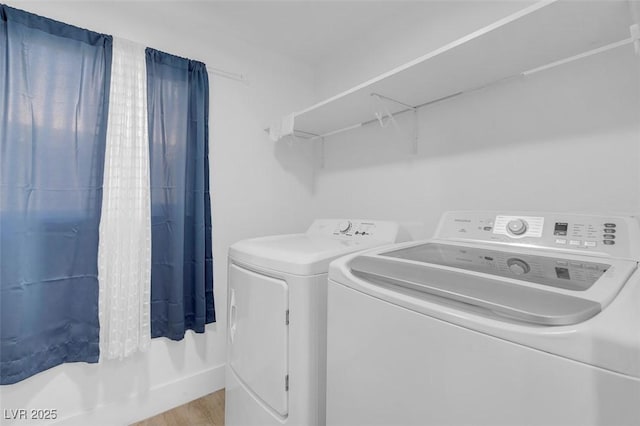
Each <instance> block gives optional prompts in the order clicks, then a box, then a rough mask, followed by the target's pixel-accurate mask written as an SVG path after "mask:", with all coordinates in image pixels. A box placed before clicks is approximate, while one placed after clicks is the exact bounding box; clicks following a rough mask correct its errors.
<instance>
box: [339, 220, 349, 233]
mask: <svg viewBox="0 0 640 426" xmlns="http://www.w3.org/2000/svg"><path fill="white" fill-rule="evenodd" d="M349 229H351V221H350V220H345V221H344V222H340V225H338V231H340V232H341V233H343V234H344V233H345V232H347V231H349Z"/></svg>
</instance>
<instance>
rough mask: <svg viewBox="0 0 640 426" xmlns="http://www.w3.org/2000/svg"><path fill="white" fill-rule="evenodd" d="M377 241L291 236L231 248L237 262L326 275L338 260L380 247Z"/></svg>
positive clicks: (303, 235) (264, 238)
mask: <svg viewBox="0 0 640 426" xmlns="http://www.w3.org/2000/svg"><path fill="white" fill-rule="evenodd" d="M380 244H381V242H379V241H375V240H370V239H369V240H353V239H337V238H331V237H326V236H319V235H309V234H289V235H277V236H271V237H262V238H252V239H248V240H243V241H239V242H237V243H235V244H233V245H232V246H231V247H230V248H229V257H230V259H231V260H233V261H237V262H240V263H244V264H247V265H253V266H257V267H261V268H265V269H269V270H273V271H278V272H283V273H289V274H294V275H302V276H308V275H318V274H326V273H327V271H328V270H329V263H331V261H332V260H334V259H337V258H338V257H341V256H344V255H346V254H349V253H353V252H356V251H359V250H363V249H366V248H370V247H374V246H378V245H380Z"/></svg>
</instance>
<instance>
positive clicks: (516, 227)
mask: <svg viewBox="0 0 640 426" xmlns="http://www.w3.org/2000/svg"><path fill="white" fill-rule="evenodd" d="M507 230H508V231H509V232H510V233H512V234H513V235H522V234H524V233H525V232H527V222H525V221H524V220H522V219H513V220H511V221H509V223H507Z"/></svg>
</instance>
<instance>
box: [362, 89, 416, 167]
mask: <svg viewBox="0 0 640 426" xmlns="http://www.w3.org/2000/svg"><path fill="white" fill-rule="evenodd" d="M371 96H373V97H375V98H376V99H377V100H378V102H379V103H380V105H382V107H383V108H384V115H383V114H380V113H379V112H375V113H374V114H375V116H376V119H377V120H378V122H379V123H380V126H381V127H385V126H386V124H384V118H385V115H386V117H387V120H388V121H392V122H393V123H394V125H396V121H395V117H394V114H391V113H390V112H389V109H388V108H387V107H386V106H385V105H384V102H383V101H388V102H393V103H396V104H398V105H401V106H403V107H404V108H405V109H403V110H400V111H398V112H396V113H395V115H397V114H402V113H405V112H407V111H413V134H412V136H411V139H412V146H413V153H414V154H416V155H417V154H418V138H419V134H418V128H419V125H418V107H414V106H413V105H409V104H405V103H404V102H400V101H398V100H396V99H393V98H390V97H388V96H384V95H381V94H379V93H371ZM387 124H388V122H387Z"/></svg>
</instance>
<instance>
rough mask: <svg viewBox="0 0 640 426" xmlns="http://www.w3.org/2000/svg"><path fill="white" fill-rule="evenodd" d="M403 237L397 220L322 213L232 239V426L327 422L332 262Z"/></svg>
mask: <svg viewBox="0 0 640 426" xmlns="http://www.w3.org/2000/svg"><path fill="white" fill-rule="evenodd" d="M397 236H398V225H397V224H396V223H392V222H383V221H369V220H316V221H315V222H314V223H313V224H312V225H311V227H310V228H309V229H308V231H307V232H306V233H304V234H292V235H279V236H273V237H264V238H255V239H250V240H244V241H240V242H238V243H236V244H234V245H232V246H231V248H230V249H229V291H228V324H229V329H228V337H227V344H228V351H227V370H226V407H225V424H226V425H227V426H238V425H242V426H244V425H281V424H283V425H284V424H288V425H309V426H311V425H324V424H325V385H326V304H327V301H326V297H327V271H328V269H329V263H330V262H331V261H332V260H334V259H336V258H338V257H340V256H343V255H346V254H348V253H352V252H355V251H357V250H363V249H366V248H371V247H375V246H379V245H381V244H390V243H393V242H395V241H396V239H397Z"/></svg>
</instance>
